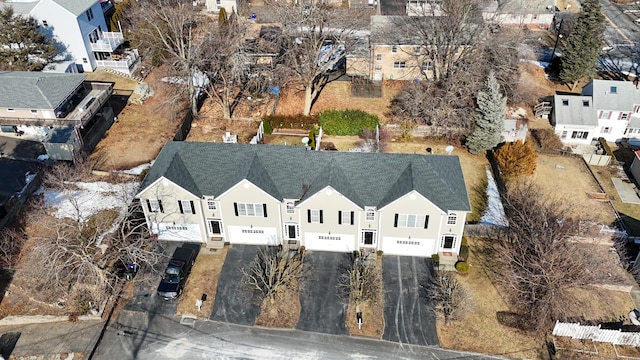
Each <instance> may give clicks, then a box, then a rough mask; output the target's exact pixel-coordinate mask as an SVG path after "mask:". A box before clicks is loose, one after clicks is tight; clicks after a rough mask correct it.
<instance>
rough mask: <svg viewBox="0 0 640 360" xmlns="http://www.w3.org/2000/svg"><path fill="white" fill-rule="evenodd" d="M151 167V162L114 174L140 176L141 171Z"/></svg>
mask: <svg viewBox="0 0 640 360" xmlns="http://www.w3.org/2000/svg"><path fill="white" fill-rule="evenodd" d="M152 165H153V161H151V162H149V163H146V164H142V165H138V166H136V167H134V168H131V169H129V170H119V171H116V172H117V173H120V174H128V175H140V174H142V172H143V171H145V170H147V169H148V168H150V167H151V166H152Z"/></svg>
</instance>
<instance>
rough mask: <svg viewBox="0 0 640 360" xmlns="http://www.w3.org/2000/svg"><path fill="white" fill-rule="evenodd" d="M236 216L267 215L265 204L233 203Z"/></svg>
mask: <svg viewBox="0 0 640 360" xmlns="http://www.w3.org/2000/svg"><path fill="white" fill-rule="evenodd" d="M233 207H234V210H235V212H236V216H256V217H267V204H247V203H233Z"/></svg>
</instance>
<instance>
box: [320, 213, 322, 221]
mask: <svg viewBox="0 0 640 360" xmlns="http://www.w3.org/2000/svg"><path fill="white" fill-rule="evenodd" d="M320 224H322V210H320Z"/></svg>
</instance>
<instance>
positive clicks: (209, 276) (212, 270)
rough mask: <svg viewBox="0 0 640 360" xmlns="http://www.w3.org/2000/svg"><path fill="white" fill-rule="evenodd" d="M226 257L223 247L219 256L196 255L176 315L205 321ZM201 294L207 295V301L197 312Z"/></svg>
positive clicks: (211, 307)
mask: <svg viewBox="0 0 640 360" xmlns="http://www.w3.org/2000/svg"><path fill="white" fill-rule="evenodd" d="M226 256H227V247H224V248H223V249H222V251H221V252H220V253H219V254H207V253H202V252H201V253H200V254H199V255H198V257H197V258H196V263H195V264H194V265H193V268H192V269H191V275H189V279H188V280H187V284H186V285H185V287H184V291H183V293H182V295H181V296H180V299H179V301H178V310H177V315H196V316H198V317H202V318H207V319H208V318H209V316H211V312H212V311H213V301H214V300H215V298H216V290H217V289H218V278H219V277H220V271H221V270H222V265H224V260H225V258H226ZM202 294H207V300H205V301H203V302H202V307H201V308H200V311H198V309H197V308H196V301H197V300H200V299H202Z"/></svg>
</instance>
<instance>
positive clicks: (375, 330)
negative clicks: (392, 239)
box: [345, 256, 384, 339]
mask: <svg viewBox="0 0 640 360" xmlns="http://www.w3.org/2000/svg"><path fill="white" fill-rule="evenodd" d="M376 267H377V268H378V271H379V274H380V276H379V280H380V284H379V285H380V287H379V288H380V291H379V292H378V294H377V297H376V299H374V300H373V301H367V302H366V303H364V304H361V305H360V307H359V309H356V305H355V303H354V302H353V300H351V299H350V300H349V307H348V308H347V318H346V324H345V325H346V327H347V330H348V331H349V334H350V335H353V336H365V337H370V338H374V339H382V334H383V333H384V299H383V297H382V290H383V285H382V257H380V256H378V257H377V259H376ZM356 310H360V311H361V312H362V326H361V327H360V328H358V321H357V317H356V312H357V311H356Z"/></svg>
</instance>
